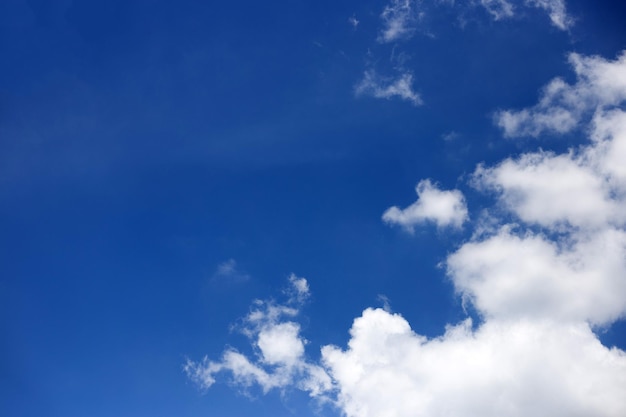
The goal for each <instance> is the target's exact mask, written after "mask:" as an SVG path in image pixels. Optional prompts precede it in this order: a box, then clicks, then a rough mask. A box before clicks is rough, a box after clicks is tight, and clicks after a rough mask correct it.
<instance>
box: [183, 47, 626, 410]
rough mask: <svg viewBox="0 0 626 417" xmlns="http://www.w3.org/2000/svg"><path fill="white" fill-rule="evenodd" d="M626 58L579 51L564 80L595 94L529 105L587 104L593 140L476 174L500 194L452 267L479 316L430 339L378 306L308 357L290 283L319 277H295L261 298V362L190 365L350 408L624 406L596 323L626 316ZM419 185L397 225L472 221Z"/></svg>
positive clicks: (618, 367) (252, 331)
mask: <svg viewBox="0 0 626 417" xmlns="http://www.w3.org/2000/svg"><path fill="white" fill-rule="evenodd" d="M623 57H624V55H622V58H620V59H618V60H616V61H612V62H610V61H605V60H602V59H600V58H597V57H581V56H577V57H576V59H575V61H577V62H579V63H581V65H582V66H583V67H585V69H583V70H581V71H580V72H578V74H579V79H578V81H577V83H576V84H575V85H574V86H567V85H566V87H564V88H565V90H571V91H575V93H572V94H574V96H575V97H577V98H578V99H580V100H583V102H582V103H576V104H571V103H570V102H569V101H568V99H566V98H564V97H562V92H561V93H559V94H561V96H560V97H561V98H559V99H558V100H552V98H550V99H548V100H547V101H546V103H542V102H540V103H539V104H538V105H537V106H535V107H533V108H531V109H526V110H525V111H527V112H528V113H529V114H534V113H538V112H542V113H543V114H551V113H550V111H552V110H554V109H553V107H559V106H561V107H563V106H564V103H567V105H570V104H571V106H578V107H580V108H583V109H584V111H573V112H572V123H574V124H575V125H578V124H582V123H583V122H584V119H585V117H586V112H590V113H591V114H593V117H592V118H591V119H589V120H588V124H587V129H586V130H585V132H586V134H587V135H588V142H587V144H585V145H583V146H580V147H579V148H577V149H572V150H570V151H568V152H565V153H562V154H556V153H550V152H543V151H539V152H531V153H526V154H522V155H520V156H519V157H517V158H509V159H506V160H505V161H503V162H501V163H499V164H496V165H495V166H493V167H485V166H479V167H478V168H477V170H476V172H475V173H474V174H473V177H472V184H473V185H475V186H476V187H477V188H478V189H479V190H484V191H489V192H492V193H493V194H494V196H495V198H496V201H497V204H496V206H495V207H494V208H493V209H492V210H491V211H490V221H491V226H490V227H489V228H485V229H481V230H478V232H479V233H475V234H474V236H473V237H471V238H470V239H469V240H468V241H466V242H464V243H462V244H461V245H460V246H459V247H458V248H457V249H456V250H455V251H453V252H452V253H450V255H449V256H448V257H447V259H446V260H445V262H444V263H443V264H444V266H445V270H446V274H447V276H448V277H449V279H450V280H451V282H452V284H453V285H454V288H455V290H456V292H457V293H458V295H459V296H460V297H462V299H463V300H464V301H465V303H467V304H470V305H472V306H473V307H474V309H475V311H476V313H477V314H478V322H474V321H472V319H471V318H467V319H465V320H463V321H461V322H460V323H456V324H451V325H448V326H447V327H446V329H445V331H444V332H442V334H441V336H439V337H434V338H428V337H425V336H423V335H420V334H419V333H417V332H416V331H414V330H413V329H412V328H411V326H410V325H409V323H408V322H407V321H406V320H405V319H404V318H403V317H402V316H401V315H400V314H393V313H391V312H390V311H387V310H384V309H371V308H368V309H366V310H365V311H363V313H362V314H361V315H360V317H357V318H356V319H355V320H354V322H353V324H352V327H351V329H350V338H349V341H348V343H347V346H345V347H339V346H333V345H327V346H322V347H321V360H320V361H319V363H317V362H313V361H310V360H309V359H307V355H306V349H305V348H306V342H305V340H304V339H303V338H302V336H301V335H300V326H299V325H298V324H297V322H296V320H295V318H296V316H297V314H298V307H297V306H298V305H299V303H301V302H302V300H303V296H301V297H297V296H294V295H293V294H303V295H305V294H308V284H306V281H301V280H300V279H298V278H295V277H292V280H291V290H289V291H287V294H288V298H289V299H288V301H287V302H286V303H285V304H282V305H281V304H276V303H273V302H257V304H256V307H255V309H254V310H253V311H252V312H251V313H250V314H249V315H248V316H247V318H246V320H245V321H244V322H245V326H244V333H245V334H247V335H248V336H249V337H250V340H251V341H252V344H253V347H254V349H255V352H256V356H255V357H253V358H252V359H250V358H249V357H246V356H244V355H243V354H241V353H239V352H238V351H236V350H234V349H227V350H226V351H225V352H224V354H223V356H222V358H221V359H220V360H218V361H210V360H208V359H205V360H204V361H202V362H199V363H195V362H188V363H187V365H186V366H185V369H186V371H187V373H188V374H189V376H190V377H191V378H192V379H194V380H195V381H197V382H198V383H199V384H200V385H202V386H205V387H208V386H211V385H212V384H213V383H214V382H215V381H216V377H217V376H218V375H220V374H223V373H227V372H228V373H230V374H231V376H232V378H233V381H234V382H235V383H236V384H237V385H239V386H242V387H244V388H245V387H250V386H252V385H255V384H256V385H258V386H260V387H261V389H262V390H263V391H269V390H271V389H274V388H279V389H283V388H285V387H296V388H299V389H302V390H304V391H306V392H308V393H310V395H311V396H313V397H314V398H317V399H320V400H323V401H327V402H330V403H331V404H333V405H334V406H335V407H336V408H337V410H338V411H339V412H340V413H341V414H342V415H345V416H347V417H371V416H386V417H409V416H410V417H416V416H428V417H437V416H448V417H450V416H451V417H455V416H458V417H462V416H481V417H492V416H493V417H496V416H512V417H525V416H530V415H532V416H551V417H561V416H563V417H565V416H568V417H569V416H580V417H588V416H594V417H621V416H624V415H626V397H625V396H624V392H626V352H624V351H623V350H621V349H618V348H615V347H612V348H609V347H606V346H603V345H602V343H601V342H600V340H599V339H598V337H597V335H596V333H595V331H597V328H598V326H608V325H610V324H611V323H613V322H614V321H615V320H618V319H620V318H623V317H624V316H625V315H626V256H625V253H626V220H625V218H624V214H622V213H626V168H625V165H624V163H623V161H625V160H626V111H624V109H623V108H624V104H626V103H625V99H626V97H624V96H621V95H620V94H621V93H620V91H621V89H622V88H623V77H624V75H623V74H624V73H623V72H622V71H621V68H622V65H623V63H622V61H623V60H624V58H623ZM594 74H595V75H594ZM549 89H550V86H548V88H547V89H546V90H545V91H548V90H549ZM545 91H544V94H547V93H545ZM565 95H567V94H565ZM620 97H622V98H621V99H620ZM542 101H543V99H542ZM550 103H551V104H550ZM571 106H570V107H568V109H569V110H571ZM569 110H568V111H569ZM522 111H524V110H522ZM552 114H558V113H552ZM546 117H548V116H546ZM555 117H557V118H558V116H555ZM546 123H548V124H547V125H549V123H550V121H547V122H546ZM503 129H505V132H506V128H505V127H503ZM553 131H556V130H554V129H553ZM417 191H418V201H417V202H416V203H415V204H414V205H412V206H410V207H408V208H407V209H404V210H400V209H398V208H395V210H392V209H394V208H392V209H390V211H387V212H386V213H385V215H384V216H383V217H387V219H386V221H390V219H391V221H392V222H395V223H399V224H401V225H403V226H406V225H409V226H410V227H413V226H414V225H415V224H416V223H420V222H423V221H426V220H428V221H433V222H437V221H442V222H443V224H454V221H455V220H451V219H463V220H464V219H465V218H466V216H467V212H466V210H467V209H466V208H465V203H464V200H463V196H462V194H460V192H458V191H456V190H454V191H441V190H438V189H437V188H436V187H434V186H433V185H432V183H430V181H427V180H426V181H422V182H420V184H419V185H418V188H417ZM455 192H457V193H458V194H455ZM433 202H437V204H434V203H433ZM452 202H454V203H455V204H456V205H455V204H452ZM461 202H463V203H462V205H459V204H461ZM431 204H432V205H431ZM439 206H443V207H448V208H449V207H462V210H461V209H458V208H457V209H453V210H449V211H448V213H457V214H455V215H447V216H443V217H441V216H440V213H441V212H442V210H439V209H437V210H435V209H432V207H439ZM443 212H445V210H444V211H443ZM390 213H391V214H390ZM458 213H462V215H459V214H458ZM442 219H443V220H442ZM446 219H447V220H446ZM456 222H457V223H458V222H461V220H456ZM477 227H478V228H480V224H478V226H477ZM305 284H306V285H305Z"/></svg>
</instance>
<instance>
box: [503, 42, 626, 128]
mask: <svg viewBox="0 0 626 417" xmlns="http://www.w3.org/2000/svg"><path fill="white" fill-rule="evenodd" d="M569 62H570V64H571V65H572V67H573V69H574V72H575V74H576V83H574V84H573V85H572V84H568V83H566V82H565V81H564V80H563V79H562V78H555V79H554V80H552V81H551V82H550V83H549V84H548V85H547V86H546V87H545V88H544V89H543V92H542V94H541V98H540V100H539V103H537V104H536V105H535V106H533V107H531V108H528V109H522V110H504V111H499V112H497V113H496V115H495V120H496V123H497V125H498V126H500V127H501V128H502V129H503V131H504V135H505V136H507V137H517V136H534V137H537V136H539V135H540V134H541V133H543V132H548V133H566V132H569V131H571V130H573V129H574V128H576V127H578V126H579V125H580V122H581V121H582V120H583V119H584V116H587V115H588V114H589V113H593V112H595V111H596V110H606V109H608V108H611V107H614V106H616V105H618V104H619V103H622V102H623V101H624V100H625V99H626V53H625V52H622V54H621V55H620V56H619V57H618V58H617V59H616V60H615V61H609V60H606V59H604V58H601V57H597V56H591V57H585V56H581V55H579V54H575V53H572V54H570V56H569Z"/></svg>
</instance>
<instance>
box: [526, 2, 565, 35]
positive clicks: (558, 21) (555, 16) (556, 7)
mask: <svg viewBox="0 0 626 417" xmlns="http://www.w3.org/2000/svg"><path fill="white" fill-rule="evenodd" d="M526 4H527V5H529V6H535V7H539V8H541V9H544V10H545V11H547V12H548V15H549V16H550V20H551V21H552V24H553V25H554V26H556V27H557V28H559V29H561V30H567V29H569V28H570V27H571V26H572V25H573V24H574V20H573V19H572V18H571V17H570V16H569V15H568V14H567V11H566V9H565V1H564V0H526Z"/></svg>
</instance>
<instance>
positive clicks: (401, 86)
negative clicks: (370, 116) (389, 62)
mask: <svg viewBox="0 0 626 417" xmlns="http://www.w3.org/2000/svg"><path fill="white" fill-rule="evenodd" d="M354 91H355V94H356V95H357V96H360V95H368V96H372V97H376V98H384V99H388V100H389V99H391V98H394V97H398V98H401V99H402V100H406V101H409V102H411V103H412V104H413V105H415V106H418V105H420V104H422V99H421V98H420V96H419V94H418V93H416V92H415V91H414V90H413V74H411V73H410V72H403V73H400V74H399V75H398V76H397V77H395V78H392V77H383V76H381V75H379V74H378V73H376V72H375V71H373V70H368V71H365V74H364V75H363V79H362V80H361V82H359V83H358V84H357V85H356V87H355V90H354Z"/></svg>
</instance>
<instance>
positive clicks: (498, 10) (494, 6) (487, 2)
mask: <svg viewBox="0 0 626 417" xmlns="http://www.w3.org/2000/svg"><path fill="white" fill-rule="evenodd" d="M480 4H481V5H482V6H483V7H484V8H485V10H487V11H488V12H489V14H491V16H492V17H493V18H494V19H495V20H500V19H505V18H507V17H512V16H513V14H514V13H513V5H512V4H511V3H509V2H508V1H507V0H480Z"/></svg>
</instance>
